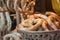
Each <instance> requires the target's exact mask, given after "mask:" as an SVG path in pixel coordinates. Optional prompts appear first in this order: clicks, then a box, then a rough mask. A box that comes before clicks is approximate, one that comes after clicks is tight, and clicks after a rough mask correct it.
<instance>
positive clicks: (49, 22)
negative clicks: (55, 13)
mask: <svg viewBox="0 0 60 40" xmlns="http://www.w3.org/2000/svg"><path fill="white" fill-rule="evenodd" d="M53 20H54V18H53V17H52V16H49V17H48V19H47V21H48V24H49V25H50V27H51V28H53V29H54V30H57V27H56V26H55V25H54V23H53Z"/></svg>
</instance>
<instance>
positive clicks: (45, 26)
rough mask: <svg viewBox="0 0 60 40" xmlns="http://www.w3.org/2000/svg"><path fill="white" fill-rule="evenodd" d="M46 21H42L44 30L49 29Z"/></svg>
mask: <svg viewBox="0 0 60 40" xmlns="http://www.w3.org/2000/svg"><path fill="white" fill-rule="evenodd" d="M47 24H48V23H47V21H46V20H43V22H42V27H43V28H44V29H45V30H46V31H49V28H48V26H47Z"/></svg>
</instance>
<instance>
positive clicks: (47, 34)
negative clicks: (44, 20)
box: [18, 30, 60, 40]
mask: <svg viewBox="0 0 60 40" xmlns="http://www.w3.org/2000/svg"><path fill="white" fill-rule="evenodd" d="M18 32H19V33H20V34H21V36H22V37H21V38H22V39H21V40H60V30H56V31H29V32H27V31H21V30H20V31H19V30H18Z"/></svg>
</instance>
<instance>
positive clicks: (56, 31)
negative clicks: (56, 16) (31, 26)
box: [17, 29, 60, 33]
mask: <svg viewBox="0 0 60 40" xmlns="http://www.w3.org/2000/svg"><path fill="white" fill-rule="evenodd" d="M17 31H21V32H27V33H39V32H41V33H46V32H48V33H49V32H50V33H51V32H60V29H59V30H50V31H25V30H17Z"/></svg>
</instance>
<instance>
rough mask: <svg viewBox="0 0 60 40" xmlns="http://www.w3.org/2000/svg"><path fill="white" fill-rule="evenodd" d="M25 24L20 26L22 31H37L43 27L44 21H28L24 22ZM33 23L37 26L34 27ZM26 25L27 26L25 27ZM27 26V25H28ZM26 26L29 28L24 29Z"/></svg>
mask: <svg viewBox="0 0 60 40" xmlns="http://www.w3.org/2000/svg"><path fill="white" fill-rule="evenodd" d="M23 22H24V23H21V24H20V25H19V27H20V29H21V30H22V29H23V30H28V31H35V30H37V29H38V28H39V26H40V25H41V22H42V19H32V18H31V19H26V20H24V21H23ZM33 22H35V23H36V24H35V25H33ZM24 24H25V25H24ZM26 24H27V25H26ZM24 26H28V28H24Z"/></svg>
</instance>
